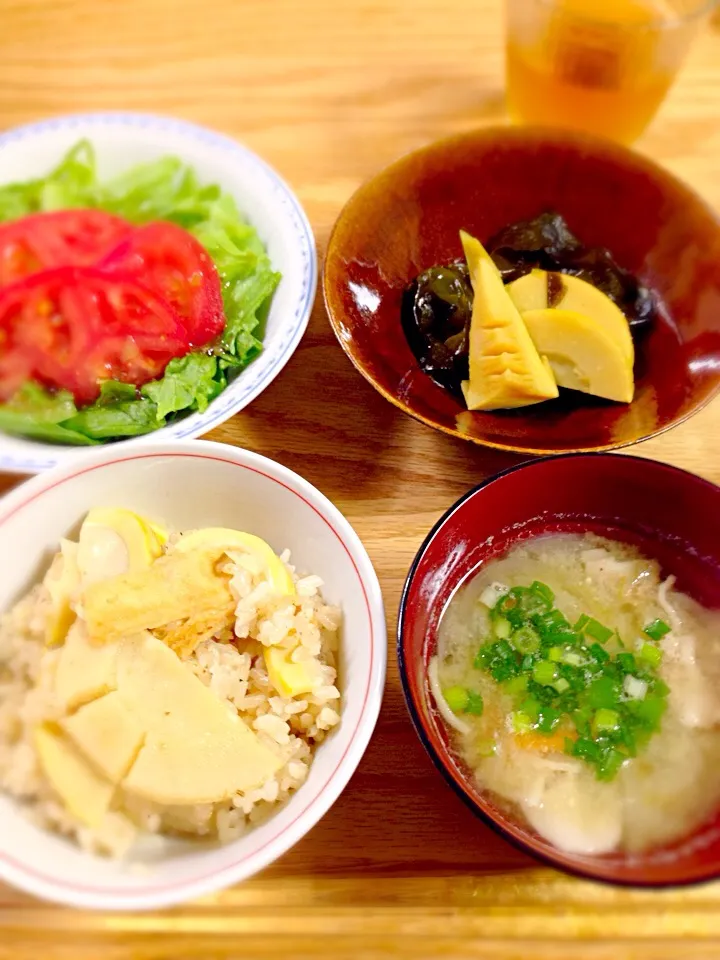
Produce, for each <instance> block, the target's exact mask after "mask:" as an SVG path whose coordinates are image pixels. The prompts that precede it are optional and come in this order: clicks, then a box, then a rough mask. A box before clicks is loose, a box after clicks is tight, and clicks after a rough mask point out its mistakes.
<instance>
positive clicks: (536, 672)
mask: <svg viewBox="0 0 720 960" xmlns="http://www.w3.org/2000/svg"><path fill="white" fill-rule="evenodd" d="M556 677H557V667H556V666H555V664H554V663H551V662H550V661H549V660H540V661H539V662H538V663H536V664H535V665H534V666H533V680H534V681H535V683H539V684H541V685H543V686H549V685H550V684H551V683H552V682H553V681H554V680H555V678H556Z"/></svg>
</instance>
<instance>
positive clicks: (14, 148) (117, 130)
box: [0, 113, 317, 473]
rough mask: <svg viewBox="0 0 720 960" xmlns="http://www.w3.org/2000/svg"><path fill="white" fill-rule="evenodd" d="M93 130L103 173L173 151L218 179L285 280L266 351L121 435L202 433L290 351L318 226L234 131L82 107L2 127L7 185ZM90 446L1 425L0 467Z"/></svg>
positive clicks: (300, 322)
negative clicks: (212, 393) (194, 409)
mask: <svg viewBox="0 0 720 960" xmlns="http://www.w3.org/2000/svg"><path fill="white" fill-rule="evenodd" d="M83 137H87V139H88V140H90V141H91V142H92V144H93V145H94V147H95V150H96V153H97V158H98V169H99V173H100V175H101V177H103V178H105V177H109V176H112V175H114V174H116V173H120V172H121V171H122V170H125V169H126V168H128V167H131V166H133V164H136V163H142V162H143V161H148V160H154V159H157V158H158V157H161V156H164V155H167V154H175V155H177V156H179V157H180V158H181V159H182V160H184V161H185V162H186V163H188V164H190V165H191V166H192V167H194V168H195V170H196V171H197V173H198V175H199V176H200V178H201V179H202V180H203V181H205V182H207V183H219V184H220V185H221V186H222V187H223V189H225V190H227V191H229V192H230V193H231V194H233V196H234V197H235V199H236V200H237V203H238V206H239V208H240V210H241V211H242V212H243V213H244V214H245V215H246V216H247V218H248V220H249V221H250V222H251V223H252V225H253V226H254V227H255V228H256V229H257V231H258V233H259V234H260V237H261V239H262V240H263V242H264V243H265V245H266V247H267V250H268V253H269V255H270V258H271V260H272V263H273V266H274V267H275V269H276V270H279V271H280V272H281V273H282V280H281V282H280V284H279V286H278V289H277V290H276V292H275V296H274V297H273V301H272V306H271V309H270V314H269V316H268V319H267V325H266V333H265V338H264V349H263V352H262V354H261V355H260V356H259V357H258V358H257V359H256V360H254V361H253V362H252V363H251V364H250V366H249V367H247V369H246V370H243V372H242V373H241V374H240V376H238V377H237V379H236V380H234V381H233V383H232V384H230V386H229V387H228V388H227V389H226V390H224V391H223V393H221V394H220V396H219V397H217V399H216V400H215V401H214V402H213V403H211V404H210V406H209V407H208V409H207V410H206V411H205V412H204V413H196V414H192V415H191V416H189V417H186V418H185V419H184V420H180V421H179V422H178V423H175V424H172V425H171V426H167V427H163V428H162V429H160V430H156V431H155V432H154V433H151V434H149V435H147V436H145V437H133V438H131V439H128V440H121V441H118V443H120V444H121V445H122V447H123V448H126V447H129V446H138V445H145V444H147V443H148V442H150V443H153V442H157V441H165V440H176V439H179V438H183V437H197V436H199V435H200V434H202V433H207V432H208V431H209V430H212V428H213V427H216V426H218V424H220V423H222V422H223V421H224V420H227V419H228V417H231V416H233V414H235V413H238V412H239V411H240V410H242V409H243V408H244V407H246V406H247V405H248V404H249V403H250V402H251V401H252V400H254V399H255V397H257V396H258V394H260V393H262V391H263V390H264V389H265V387H267V386H268V384H270V383H271V382H272V380H273V379H274V378H275V377H276V376H277V375H278V373H279V372H280V371H281V370H282V368H283V367H284V366H285V364H286V363H287V361H288V360H289V359H290V357H291V356H292V354H293V352H294V350H295V348H296V347H297V345H298V343H299V342H300V339H301V337H302V335H303V333H304V331H305V328H306V327H307V323H308V319H309V317H310V311H311V309H312V304H313V301H314V299H315V287H316V283H317V257H316V253H315V242H314V240H313V235H312V230H311V229H310V225H309V223H308V221H307V217H306V216H305V214H304V212H303V210H302V207H301V206H300V203H299V201H298V200H297V198H296V197H295V195H294V194H293V193H292V191H291V190H290V188H289V187H288V185H287V184H286V183H285V182H284V181H283V180H282V179H281V178H280V177H279V176H278V175H277V173H275V171H274V170H273V169H272V168H271V167H269V166H268V165H267V164H266V163H265V162H264V161H263V160H261V159H260V158H259V157H258V156H256V155H255V154H254V153H252V152H251V151H250V150H248V149H246V148H245V147H243V146H240V144H238V143H235V142H234V141H233V140H230V139H229V138H228V137H224V136H221V135H220V134H217V133H212V132H211V131H210V130H205V129H204V128H202V127H198V126H195V125H194V124H191V123H186V122H184V121H181V120H172V119H168V118H164V117H155V116H151V115H145V114H130V113H98V114H77V115H74V114H73V115H69V116H64V117H58V118H56V119H53V120H45V121H42V122H40V123H34V124H30V125H28V126H24V127H16V128H15V129H13V130H10V131H8V132H7V133H4V134H2V135H0V183H10V182H12V181H16V180H28V179H30V178H32V177H34V176H39V175H43V174H46V173H47V172H48V171H49V170H51V169H52V167H53V166H55V164H56V163H58V161H59V160H60V159H61V157H62V156H63V154H64V153H65V152H66V151H67V150H68V149H69V148H70V147H71V146H73V144H75V143H77V141H78V140H80V139H82V138H83ZM87 451H88V448H87V447H65V446H60V445H55V444H48V443H39V442H36V441H31V440H25V439H21V438H18V437H11V436H9V435H8V434H4V433H0V470H5V471H11V472H13V473H39V472H40V471H42V470H47V469H49V468H50V467H54V466H56V465H57V464H61V463H62V464H65V463H71V462H75V461H77V460H78V459H79V458H81V457H85V456H87Z"/></svg>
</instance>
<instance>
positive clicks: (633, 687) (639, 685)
mask: <svg viewBox="0 0 720 960" xmlns="http://www.w3.org/2000/svg"><path fill="white" fill-rule="evenodd" d="M623 690H624V691H625V693H626V695H627V696H628V697H630V699H631V700H644V699H645V694H646V693H647V692H648V683H647V680H641V679H640V678H639V677H633V676H632V674H627V676H626V677H625V679H624V680H623Z"/></svg>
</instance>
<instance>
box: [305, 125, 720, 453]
mask: <svg viewBox="0 0 720 960" xmlns="http://www.w3.org/2000/svg"><path fill="white" fill-rule="evenodd" d="M545 210H557V211H559V212H560V213H562V214H563V215H564V216H565V218H566V220H567V221H568V224H569V226H570V228H571V230H572V231H573V232H574V233H575V234H576V235H577V236H578V238H579V239H580V240H581V241H582V242H583V243H584V244H585V245H587V246H600V247H607V248H608V249H609V250H610V251H612V253H613V255H614V257H615V259H616V260H617V262H618V263H619V264H620V265H621V266H622V267H624V268H626V269H628V270H630V271H632V272H633V273H635V274H637V275H639V277H640V278H641V280H642V281H644V282H645V283H647V284H648V285H649V286H650V287H652V288H653V289H654V291H656V293H657V294H658V296H659V298H660V300H661V302H662V304H663V316H662V318H661V319H660V321H659V322H658V323H656V324H655V326H654V328H653V330H652V332H651V333H650V334H649V335H648V336H647V337H646V338H644V339H643V340H642V341H641V342H640V344H639V345H638V359H637V363H636V369H635V376H636V383H637V390H636V397H635V400H634V402H633V403H632V404H630V405H623V404H616V403H611V402H609V401H603V400H597V399H593V398H590V397H584V396H579V395H577V394H574V393H572V392H566V391H563V396H561V398H559V399H558V400H554V401H551V402H549V403H543V404H539V405H537V406H534V407H527V408H525V409H524V410H522V409H521V410H515V411H501V412H497V413H469V412H468V411H467V410H466V409H465V407H464V406H463V404H462V402H461V401H460V400H459V399H458V398H457V397H454V396H453V395H452V394H450V393H449V392H447V391H446V390H444V389H443V388H442V387H440V386H438V385H437V384H436V383H434V382H433V381H432V380H431V379H430V377H429V376H427V375H426V374H424V373H422V372H421V370H420V369H419V367H418V364H417V362H416V360H415V358H414V356H413V354H412V351H411V350H410V347H409V346H408V344H407V342H406V339H405V337H404V335H403V331H402V327H401V320H400V312H401V304H402V294H403V290H404V289H405V288H406V287H407V285H408V283H409V282H410V281H411V280H412V279H413V278H414V277H415V276H417V274H418V273H420V272H421V271H422V270H425V269H427V268H428V267H430V266H432V265H433V264H436V263H443V262H450V261H452V260H455V259H457V258H459V257H461V256H462V249H461V245H460V240H459V237H458V231H459V230H460V228H463V229H465V230H467V231H469V232H470V233H472V234H474V235H475V236H477V237H478V238H479V239H480V240H482V241H487V240H488V239H489V238H490V237H492V236H493V235H494V234H496V233H497V232H498V231H499V230H500V229H502V228H503V227H505V226H507V225H508V224H511V223H514V222H516V221H519V220H527V219H531V218H533V217H535V216H537V215H538V214H540V213H542V212H543V211H545ZM324 291H325V301H326V305H327V308H328V312H329V315H330V319H331V322H332V324H333V326H334V329H335V332H336V334H337V336H338V339H339V341H340V343H341V345H342V346H343V348H344V349H345V351H346V352H347V353H348V355H349V356H350V358H351V360H352V361H353V363H354V364H355V365H356V366H357V367H358V369H359V370H360V371H361V372H362V373H363V374H364V375H365V376H366V377H367V378H368V380H370V382H371V383H373V384H374V385H375V386H376V387H377V389H379V390H380V391H381V392H382V393H383V394H385V395H386V396H387V398H388V399H389V400H391V401H392V402H394V403H396V404H397V405H398V406H400V407H401V408H402V409H404V410H405V411H406V412H408V413H410V414H412V415H413V416H415V417H417V418H419V419H421V420H423V421H425V422H426V423H428V424H430V425H431V426H434V427H437V428H439V429H441V430H445V431H447V432H449V433H452V434H455V435H458V436H462V437H465V438H467V439H470V440H473V441H475V442H478V443H485V444H488V445H491V446H497V447H500V448H504V449H512V450H519V451H521V452H528V453H551V452H563V451H569V450H598V449H608V448H611V447H618V446H622V445H624V444H628V443H634V442H636V441H637V440H641V439H644V438H646V437H648V436H651V435H653V434H656V433H659V432H661V431H663V430H666V429H668V428H669V427H671V426H673V425H675V424H677V423H679V422H681V421H682V420H683V419H685V418H686V417H688V416H690V415H691V414H692V413H694V412H695V411H697V410H698V409H699V408H700V407H701V406H703V405H704V404H705V403H706V402H707V401H708V400H709V399H710V398H711V397H712V396H713V395H714V394H715V392H716V391H717V389H718V387H719V386H720V223H719V222H718V220H717V218H716V217H715V215H714V214H713V213H712V211H711V210H710V209H709V207H707V206H706V205H705V204H704V203H703V201H702V200H701V199H700V198H699V197H698V196H697V195H696V194H694V193H693V192H692V191H691V190H690V189H689V188H688V187H686V186H684V185H683V184H682V183H680V182H679V181H678V180H676V179H675V178H674V177H672V176H671V175H670V174H669V173H666V172H665V171H663V170H661V169H660V168H659V167H657V166H656V165H655V164H653V163H652V162H651V161H650V160H648V159H645V158H643V157H641V156H640V155H638V154H634V153H632V152H630V151H629V150H627V149H625V148H623V147H619V146H617V145H613V144H609V143H605V142H603V141H600V140H595V139H589V138H586V137H584V136H578V135H576V134H569V133H561V132H553V131H541V130H533V129H532V128H530V129H513V128H497V129H485V130H480V131H477V132H474V133H470V134H465V135H462V136H459V137H455V138H452V139H449V140H445V141H440V142H438V143H436V144H434V145H432V146H430V147H428V148H426V149H424V150H420V151H418V152H416V153H413V154H410V155H408V156H407V157H404V158H403V159H401V160H399V161H398V162H397V163H395V164H394V165H393V166H391V167H389V168H388V169H387V170H386V171H385V172H383V173H381V174H380V175H379V176H377V177H376V178H375V179H374V180H372V181H370V182H369V183H367V184H366V185H365V186H363V187H362V188H361V189H360V190H359V191H358V192H357V193H356V194H355V195H354V196H353V197H352V199H351V200H350V201H349V203H348V204H347V206H346V207H345V209H344V210H343V212H342V214H341V216H340V219H339V220H338V222H337V224H336V226H335V229H334V231H333V234H332V236H331V239H330V244H329V247H328V253H327V258H326V263H325V276H324Z"/></svg>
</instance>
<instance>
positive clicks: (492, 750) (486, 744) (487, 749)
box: [477, 740, 497, 757]
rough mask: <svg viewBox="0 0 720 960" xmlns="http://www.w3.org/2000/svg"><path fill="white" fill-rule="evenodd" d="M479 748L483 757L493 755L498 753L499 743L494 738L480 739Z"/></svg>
mask: <svg viewBox="0 0 720 960" xmlns="http://www.w3.org/2000/svg"><path fill="white" fill-rule="evenodd" d="M477 748H478V753H479V754H480V756H481V757H493V756H495V754H496V753H497V743H495V741H494V740H480V741H478V745H477Z"/></svg>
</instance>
